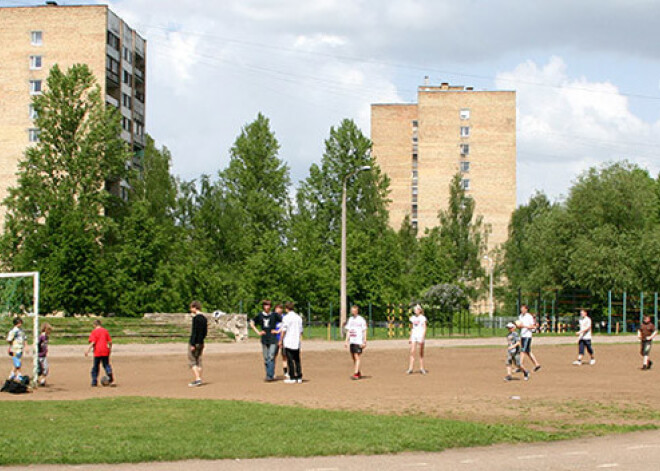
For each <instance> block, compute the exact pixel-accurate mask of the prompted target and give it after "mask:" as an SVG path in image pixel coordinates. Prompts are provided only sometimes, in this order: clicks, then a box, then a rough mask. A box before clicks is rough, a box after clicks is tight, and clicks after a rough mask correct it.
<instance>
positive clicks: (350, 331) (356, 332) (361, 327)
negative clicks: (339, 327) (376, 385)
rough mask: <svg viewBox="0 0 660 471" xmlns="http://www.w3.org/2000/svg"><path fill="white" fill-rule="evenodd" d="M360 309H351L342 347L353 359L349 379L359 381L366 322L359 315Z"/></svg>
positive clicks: (365, 340)
mask: <svg viewBox="0 0 660 471" xmlns="http://www.w3.org/2000/svg"><path fill="white" fill-rule="evenodd" d="M359 312H360V308H358V307H357V306H353V307H351V317H350V318H349V319H348V322H346V342H345V344H344V347H346V348H348V349H349V352H350V354H351V358H352V359H353V376H351V379H361V378H362V372H361V371H360V363H361V357H362V352H363V351H364V349H365V348H367V322H366V321H365V320H364V317H362V316H361V315H360V313H359Z"/></svg>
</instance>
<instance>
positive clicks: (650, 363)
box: [646, 360, 653, 370]
mask: <svg viewBox="0 0 660 471" xmlns="http://www.w3.org/2000/svg"><path fill="white" fill-rule="evenodd" d="M652 366H653V362H652V361H651V360H649V366H648V367H647V368H646V369H647V370H650V369H651V367H652Z"/></svg>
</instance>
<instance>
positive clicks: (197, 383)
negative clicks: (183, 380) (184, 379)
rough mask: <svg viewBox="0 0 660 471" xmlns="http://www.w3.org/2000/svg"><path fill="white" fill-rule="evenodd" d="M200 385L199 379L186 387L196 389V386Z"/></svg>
mask: <svg viewBox="0 0 660 471" xmlns="http://www.w3.org/2000/svg"><path fill="white" fill-rule="evenodd" d="M201 385H202V380H201V379H196V380H195V381H193V382H192V383H188V387H190V388H196V387H197V386H201Z"/></svg>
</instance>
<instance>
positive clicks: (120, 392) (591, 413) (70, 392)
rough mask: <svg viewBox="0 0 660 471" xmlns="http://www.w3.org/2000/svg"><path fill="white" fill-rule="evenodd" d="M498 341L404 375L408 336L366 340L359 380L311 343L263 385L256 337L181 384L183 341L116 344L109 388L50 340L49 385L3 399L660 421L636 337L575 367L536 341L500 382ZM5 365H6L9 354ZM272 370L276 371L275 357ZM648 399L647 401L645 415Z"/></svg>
mask: <svg viewBox="0 0 660 471" xmlns="http://www.w3.org/2000/svg"><path fill="white" fill-rule="evenodd" d="M495 342H496V343H497V344H498V346H497V347H495V346H483V347H471V348H447V347H440V346H432V345H433V343H431V342H430V343H429V347H428V348H427V354H426V362H427V369H428V370H429V372H430V373H429V374H428V375H427V376H422V375H420V374H418V373H416V374H413V375H410V376H408V375H406V374H405V373H404V371H405V370H406V368H407V358H408V353H407V344H406V343H405V342H402V341H398V342H397V341H394V342H390V343H387V342H380V343H377V342H373V345H370V347H369V348H367V350H366V352H365V355H364V362H363V365H364V366H363V369H362V371H363V374H364V375H365V378H364V379H362V380H360V381H352V380H351V379H350V378H349V376H350V372H351V361H350V358H349V355H348V353H346V352H345V351H344V350H343V348H342V344H340V343H326V342H315V343H311V342H310V343H308V344H307V347H308V348H307V349H306V350H304V352H303V357H302V365H303V375H304V377H305V382H304V383H303V384H301V385H299V384H292V385H290V384H284V383H283V382H282V381H277V382H274V383H265V382H264V381H263V377H264V368H263V361H262V357H261V347H260V345H259V344H258V343H256V342H249V343H247V344H241V345H224V346H218V347H214V346H213V345H210V346H209V348H208V351H207V352H206V353H205V355H204V380H205V382H206V384H205V385H203V386H202V387H199V388H189V387H188V386H187V383H188V382H189V381H190V379H191V374H190V370H189V369H188V367H187V364H186V357H185V346H184V345H181V344H178V345H158V346H149V345H146V346H116V351H115V354H113V366H114V369H115V371H116V374H117V385H116V387H107V388H103V387H98V388H91V387H90V386H89V369H90V366H91V359H89V358H85V357H84V356H83V355H82V351H83V348H84V347H76V346H67V347H62V348H59V349H58V348H56V346H55V347H53V349H52V350H53V352H52V355H51V359H50V362H51V371H52V373H51V377H50V385H49V386H48V387H46V388H40V389H38V390H37V391H36V392H35V393H33V394H29V395H23V396H12V395H8V394H2V395H0V400H53V399H59V400H72V399H73V400H75V399H86V398H93V397H112V396H153V397H174V398H194V399H197V398H208V399H238V400H247V401H260V402H264V403H275V404H288V405H300V406H304V407H309V408H329V409H359V410H365V411H371V412H376V413H405V414H410V413H423V414H428V415H433V416H438V417H446V418H462V419H471V420H475V419H476V420H479V421H502V420H507V419H513V420H516V419H520V418H521V417H529V418H533V419H534V421H538V422H542V421H550V422H568V423H585V422H599V423H603V422H616V423H621V422H622V420H621V418H622V417H625V421H626V422H629V423H648V422H655V423H660V419H659V417H660V394H659V393H660V382H659V381H658V379H659V378H660V370H656V369H653V370H651V371H640V370H639V364H640V361H639V353H638V346H637V345H636V344H618V345H602V344H601V345H598V344H597V345H596V349H597V350H596V353H597V359H598V363H597V364H596V365H594V366H588V365H586V366H585V365H583V366H580V367H576V366H572V365H571V362H572V361H573V360H574V358H575V354H576V348H575V345H574V344H572V343H571V345H536V346H535V348H534V352H535V354H536V356H537V358H538V359H539V361H540V362H541V363H542V365H543V367H542V369H541V370H540V371H539V372H537V373H533V374H532V378H531V380H530V381H528V382H525V381H522V375H519V377H520V378H519V380H517V381H513V382H511V383H506V382H504V381H503V377H504V374H505V368H504V361H503V360H504V355H503V351H504V350H503V347H502V346H501V342H499V339H498V340H496V341H495ZM467 343H472V342H467ZM486 343H488V342H486ZM438 344H439V343H436V345H438ZM464 344H466V343H460V341H459V342H455V345H464ZM303 348H305V345H304V346H303ZM656 348H660V347H656ZM122 349H123V350H122ZM658 352H660V350H658ZM28 362H29V360H28ZM658 365H660V363H658ZM4 366H5V367H6V369H7V370H8V369H9V361H7V362H6V364H5V365H4ZM277 368H278V372H279V373H280V374H281V367H280V362H279V361H278V365H277ZM658 368H659V369H660V366H658ZM647 407H650V408H651V409H652V411H650V412H652V415H651V416H649V410H647Z"/></svg>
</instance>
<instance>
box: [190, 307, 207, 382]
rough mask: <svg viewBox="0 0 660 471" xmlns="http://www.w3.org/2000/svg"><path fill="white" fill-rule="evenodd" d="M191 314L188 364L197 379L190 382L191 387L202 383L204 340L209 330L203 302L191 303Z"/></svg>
mask: <svg viewBox="0 0 660 471" xmlns="http://www.w3.org/2000/svg"><path fill="white" fill-rule="evenodd" d="M190 314H191V316H192V329H191V331H190V341H189V342H188V364H189V365H190V369H191V370H192V372H193V375H194V376H195V379H194V380H193V381H192V382H191V383H188V386H190V387H191V388H196V387H197V386H201V385H202V353H203V352H204V340H205V339H206V334H207V332H208V323H207V321H206V316H205V315H204V314H202V303H200V302H199V301H193V302H192V303H190Z"/></svg>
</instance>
